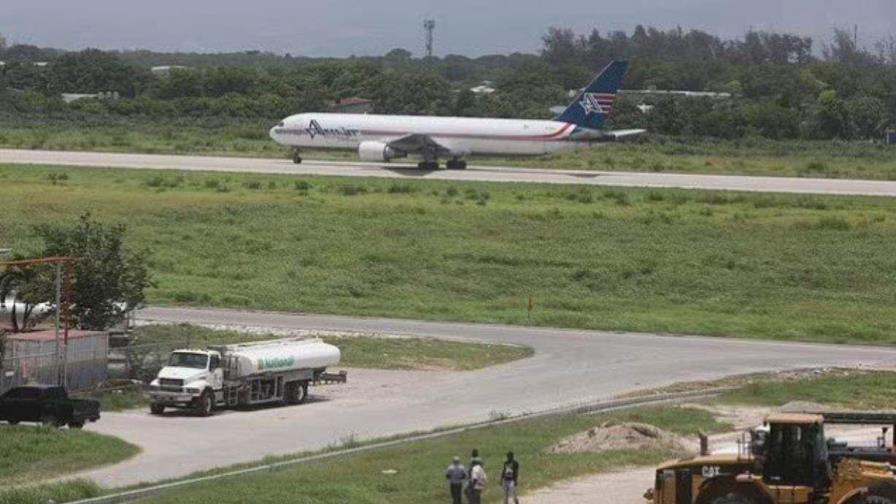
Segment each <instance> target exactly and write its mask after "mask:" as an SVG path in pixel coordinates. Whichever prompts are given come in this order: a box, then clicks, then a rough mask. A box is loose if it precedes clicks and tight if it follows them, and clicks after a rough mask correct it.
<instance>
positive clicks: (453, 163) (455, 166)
mask: <svg viewBox="0 0 896 504" xmlns="http://www.w3.org/2000/svg"><path fill="white" fill-rule="evenodd" d="M445 168H448V169H449V170H466V169H467V162H466V161H464V160H462V159H456V158H455V159H451V160H449V161H448V162H447V163H445Z"/></svg>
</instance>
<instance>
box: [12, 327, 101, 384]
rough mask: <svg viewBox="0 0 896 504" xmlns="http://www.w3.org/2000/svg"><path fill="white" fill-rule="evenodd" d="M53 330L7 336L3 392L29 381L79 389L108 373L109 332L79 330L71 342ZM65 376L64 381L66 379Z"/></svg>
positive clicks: (95, 382)
mask: <svg viewBox="0 0 896 504" xmlns="http://www.w3.org/2000/svg"><path fill="white" fill-rule="evenodd" d="M50 333H52V332H51V331H49V332H48V331H45V332H36V333H22V334H10V335H7V337H6V343H5V345H4V353H3V359H2V370H0V393H2V392H5V391H6V390H8V389H9V388H11V387H17V386H20V385H29V384H45V385H46V384H60V383H62V384H65V385H66V386H67V387H68V389H69V390H72V391H77V390H84V389H88V388H91V387H95V386H97V385H98V384H101V383H103V382H104V381H106V378H107V377H108V372H107V367H108V355H107V354H108V336H107V335H106V334H105V333H91V332H79V334H78V335H77V336H76V337H71V338H70V339H69V342H68V345H65V344H63V343H62V342H57V341H56V338H55V337H53V336H52V335H51V334H50ZM63 377H64V381H63Z"/></svg>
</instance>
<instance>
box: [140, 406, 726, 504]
mask: <svg viewBox="0 0 896 504" xmlns="http://www.w3.org/2000/svg"><path fill="white" fill-rule="evenodd" d="M611 418H612V419H617V420H633V421H641V422H646V423H651V424H653V425H657V426H658V427H662V428H665V429H667V430H670V431H673V432H678V433H681V434H689V435H691V434H693V433H695V432H696V431H697V430H700V429H704V430H707V431H718V430H721V429H724V428H725V426H724V425H721V424H717V423H716V422H715V420H714V419H713V418H712V417H711V415H709V414H708V413H706V412H703V411H699V410H690V409H682V410H679V409H672V408H669V409H657V410H641V411H635V412H631V413H627V414H619V415H614V416H612V417H611V416H589V415H583V416H574V417H565V418H553V419H545V420H534V421H527V422H522V423H515V424H510V425H504V426H499V427H491V428H486V429H482V430H477V431H472V432H468V433H465V434H460V435H452V436H448V437H445V438H440V439H436V440H429V441H423V442H416V443H411V444H408V445H405V446H401V447H397V448H389V449H383V450H376V451H375V452H371V453H364V454H359V455H354V456H351V457H349V458H339V459H334V460H330V461H326V462H320V463H315V464H308V465H302V466H297V467H294V468H290V469H285V470H282V471H278V472H273V473H264V474H259V475H253V476H247V477H241V478H239V479H233V480H225V481H224V482H223V483H221V482H216V483H212V484H200V485H196V486H192V487H190V488H188V489H185V490H183V491H178V492H177V493H172V494H165V495H162V496H160V497H156V498H151V499H149V500H148V501H147V502H150V503H169V502H171V503H174V502H177V503H184V504H189V503H206V502H210V501H212V500H214V501H215V502H216V503H218V504H228V503H242V502H249V501H251V502H257V503H279V502H297V503H298V502H300V503H303V504H306V503H307V504H312V503H321V504H323V503H333V502H352V503H385V502H389V503H395V504H403V503H407V504H412V503H413V504H417V503H421V502H440V501H445V500H447V487H446V485H445V483H444V476H443V471H444V470H445V467H447V466H448V464H449V462H450V461H451V457H452V456H454V455H458V456H462V457H464V458H467V456H468V455H469V452H470V449H472V448H474V447H475V448H478V449H479V451H480V453H481V454H482V456H483V458H484V460H485V468H486V470H487V471H490V472H489V474H490V475H491V478H492V484H491V491H489V492H487V493H486V497H485V499H484V500H485V502H499V500H500V499H501V495H500V494H501V492H500V491H499V490H498V487H497V486H496V485H497V484H496V483H495V481H497V479H496V478H497V472H496V471H498V470H499V468H500V464H501V461H502V460H503V456H504V453H505V452H506V451H507V450H510V449H512V450H513V451H514V452H515V453H516V455H517V459H518V460H519V461H520V465H521V471H520V472H521V476H520V478H521V479H520V482H521V488H522V489H523V491H528V490H532V489H535V488H540V487H543V486H546V485H548V484H550V483H552V482H555V481H558V480H562V479H567V478H572V477H575V476H577V475H584V474H592V473H597V472H603V471H607V470H612V469H615V468H618V467H622V466H627V465H644V464H655V463H658V462H660V461H662V460H664V459H667V458H669V457H671V456H674V455H675V453H673V452H671V451H667V450H659V449H658V450H642V451H632V450H617V451H611V452H606V453H601V454H568V455H557V454H549V453H547V452H546V450H547V449H548V448H549V447H551V446H552V445H553V444H555V443H556V442H557V441H559V440H560V439H562V438H563V437H565V436H568V435H570V434H574V433H577V432H581V431H584V430H586V429H588V428H590V427H593V426H596V425H600V424H601V423H603V422H604V421H606V420H609V419H611ZM384 470H392V471H395V473H394V474H384V473H383V471H384ZM390 472H391V471H390ZM649 485H650V482H649V481H647V482H645V488H646V487H647V486H649Z"/></svg>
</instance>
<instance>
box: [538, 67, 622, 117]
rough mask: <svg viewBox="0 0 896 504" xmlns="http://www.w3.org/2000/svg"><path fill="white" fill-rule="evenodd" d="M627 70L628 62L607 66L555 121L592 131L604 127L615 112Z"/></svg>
mask: <svg viewBox="0 0 896 504" xmlns="http://www.w3.org/2000/svg"><path fill="white" fill-rule="evenodd" d="M626 70H628V62H625V61H613V62H612V63H610V64H609V65H607V66H606V68H604V69H603V70H602V71H601V72H600V74H598V75H597V77H595V78H594V80H593V81H592V82H591V84H589V85H588V86H587V87H586V88H585V89H584V90H582V92H581V93H579V95H578V96H577V97H576V99H575V100H574V101H573V102H572V103H571V104H570V105H569V106H568V107H566V110H564V111H563V113H562V114H560V115H559V116H557V118H556V119H555V120H556V121H563V122H568V123H573V124H575V125H577V126H582V127H584V128H590V129H600V128H601V127H603V125H604V121H606V120H607V117H608V116H609V115H610V112H612V111H613V103H614V102H615V101H616V94H617V93H618V92H619V88H620V87H621V86H622V79H623V77H625V72H626Z"/></svg>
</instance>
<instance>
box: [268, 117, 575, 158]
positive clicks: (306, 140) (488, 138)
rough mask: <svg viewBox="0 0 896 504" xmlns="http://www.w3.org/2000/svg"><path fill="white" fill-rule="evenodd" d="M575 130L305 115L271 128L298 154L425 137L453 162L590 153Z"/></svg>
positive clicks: (551, 124) (464, 120) (522, 122)
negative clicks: (444, 150) (480, 157)
mask: <svg viewBox="0 0 896 504" xmlns="http://www.w3.org/2000/svg"><path fill="white" fill-rule="evenodd" d="M576 129H577V127H576V125H575V124H572V123H568V122H559V121H545V120H530V119H490V118H468V117H434V116H402V115H375V114H333V113H305V114H297V115H293V116H290V117H287V118H286V119H284V120H283V122H281V123H280V124H278V125H277V126H274V127H273V128H271V131H270V136H271V138H273V139H274V140H275V141H276V142H278V143H280V144H282V145H287V146H290V147H296V148H325V149H351V150H357V149H359V147H360V146H361V144H362V143H363V142H380V143H383V144H389V143H391V142H393V141H396V140H398V139H401V138H403V137H406V136H408V135H412V134H413V135H425V136H427V137H429V138H431V139H432V140H433V141H435V142H437V143H438V144H439V145H441V146H444V147H445V148H447V149H448V150H449V151H450V153H451V156H453V157H458V158H461V157H465V156H469V155H474V154H475V155H527V156H537V155H542V154H550V153H555V152H561V151H569V150H574V149H577V148H581V147H587V146H589V145H590V144H591V142H589V141H587V140H584V139H576V140H574V139H572V138H570V136H571V135H572V133H573V131H575V130H576Z"/></svg>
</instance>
